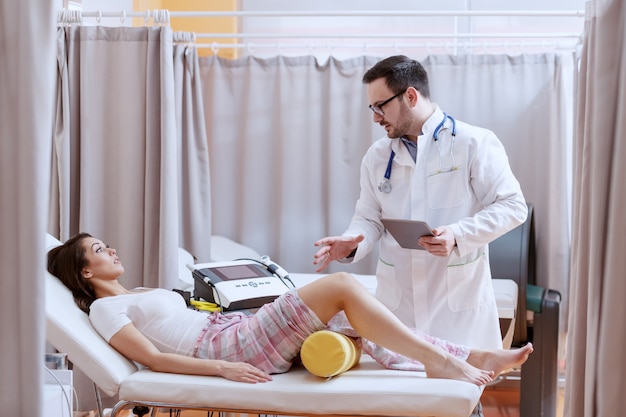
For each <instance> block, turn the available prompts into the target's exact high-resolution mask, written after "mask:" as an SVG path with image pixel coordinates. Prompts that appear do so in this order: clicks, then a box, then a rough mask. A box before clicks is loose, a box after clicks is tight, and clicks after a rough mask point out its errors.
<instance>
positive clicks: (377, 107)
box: [369, 91, 404, 116]
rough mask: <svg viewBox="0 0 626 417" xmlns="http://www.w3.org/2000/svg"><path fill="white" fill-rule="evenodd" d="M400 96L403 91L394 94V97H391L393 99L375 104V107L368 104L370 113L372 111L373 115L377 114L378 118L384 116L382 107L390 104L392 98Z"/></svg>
mask: <svg viewBox="0 0 626 417" xmlns="http://www.w3.org/2000/svg"><path fill="white" fill-rule="evenodd" d="M402 94H404V91H402V92H400V93H398V94H396V95H395V96H393V97H391V98H388V99H387V100H385V101H383V102H382V103H380V104H377V105H375V106H374V105H372V104H370V105H369V107H370V110H371V111H373V112H374V113H376V114H377V115H379V116H384V115H385V112H384V111H383V106H384V105H385V104H387V103H389V102H390V101H391V100H393V99H394V98H396V97H399V96H401V95H402Z"/></svg>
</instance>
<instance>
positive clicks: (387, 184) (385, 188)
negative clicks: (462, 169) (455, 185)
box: [378, 113, 457, 193]
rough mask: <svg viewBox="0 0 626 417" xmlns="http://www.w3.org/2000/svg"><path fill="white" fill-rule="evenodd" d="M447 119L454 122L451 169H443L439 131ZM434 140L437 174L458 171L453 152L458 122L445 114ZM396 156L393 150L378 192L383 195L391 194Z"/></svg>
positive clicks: (434, 134)
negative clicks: (437, 164) (437, 166)
mask: <svg viewBox="0 0 626 417" xmlns="http://www.w3.org/2000/svg"><path fill="white" fill-rule="evenodd" d="M447 119H450V121H451V122H452V143H451V144H450V158H451V160H452V165H450V167H448V168H443V164H442V163H441V148H440V147H439V131H440V130H441V129H442V128H443V127H444V124H445V123H446V120H447ZM433 140H434V141H435V144H436V145H437V152H438V153H439V171H438V172H437V173H438V174H440V173H444V172H450V171H454V170H456V169H457V167H456V166H455V162H454V152H453V150H454V141H455V140H456V120H454V117H452V116H450V115H448V114H447V113H444V114H443V120H441V122H439V124H438V125H437V127H435V131H434V132H433ZM395 156H396V153H395V152H394V151H393V150H391V154H390V155H389V161H387V169H386V170H385V179H384V180H382V181H381V182H380V184H378V191H380V192H382V193H390V192H391V181H390V178H391V167H392V164H393V158H395Z"/></svg>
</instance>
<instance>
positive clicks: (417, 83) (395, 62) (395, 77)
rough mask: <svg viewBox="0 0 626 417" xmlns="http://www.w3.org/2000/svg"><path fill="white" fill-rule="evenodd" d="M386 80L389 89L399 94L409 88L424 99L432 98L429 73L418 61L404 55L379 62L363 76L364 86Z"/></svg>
mask: <svg viewBox="0 0 626 417" xmlns="http://www.w3.org/2000/svg"><path fill="white" fill-rule="evenodd" d="M379 78H384V79H385V82H386V83H387V87H389V89H390V90H391V91H392V92H393V93H394V94H399V93H402V92H403V91H405V90H406V89H407V88H409V87H413V88H415V89H416V90H417V91H419V92H420V94H421V95H422V97H424V98H428V99H429V98H430V87H429V84H428V73H427V72H426V70H425V69H424V67H423V66H422V64H420V63H419V62H418V61H416V60H414V59H411V58H409V57H407V56H404V55H394V56H390V57H389V58H385V59H383V60H382V61H378V62H377V63H376V64H375V65H374V66H373V67H372V68H370V69H369V70H367V72H366V73H365V75H363V84H369V83H371V82H372V81H374V80H377V79H379Z"/></svg>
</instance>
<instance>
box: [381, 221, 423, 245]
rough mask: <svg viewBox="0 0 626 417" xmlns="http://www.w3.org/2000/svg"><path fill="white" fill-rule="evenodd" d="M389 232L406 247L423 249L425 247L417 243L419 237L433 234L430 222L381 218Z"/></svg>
mask: <svg viewBox="0 0 626 417" xmlns="http://www.w3.org/2000/svg"><path fill="white" fill-rule="evenodd" d="M380 220H381V221H382V222H383V224H384V225H385V228H387V230H389V233H391V235H392V236H393V237H394V239H396V241H397V242H398V243H399V244H400V246H402V247H403V248H406V249H421V250H424V248H423V247H421V246H420V245H418V244H417V239H419V238H420V237H422V236H425V235H431V236H432V234H433V231H432V229H431V228H430V226H429V225H428V223H426V222H423V221H420V220H406V219H380Z"/></svg>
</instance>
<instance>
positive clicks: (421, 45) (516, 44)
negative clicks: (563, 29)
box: [194, 42, 578, 52]
mask: <svg viewBox="0 0 626 417" xmlns="http://www.w3.org/2000/svg"><path fill="white" fill-rule="evenodd" d="M577 45H578V43H577V42H570V43H567V42H446V43H423V42H422V43H365V44H363V43H345V44H340V43H338V44H335V43H333V44H329V43H327V44H313V43H304V44H297V43H284V44H283V43H252V42H247V43H219V42H211V43H196V44H195V45H194V46H195V47H196V48H211V49H213V51H215V52H217V51H218V50H220V49H248V50H254V49H257V48H272V49H291V48H296V49H309V50H316V49H348V48H354V49H359V48H361V49H381V48H384V49H389V48H391V49H402V48H409V49H413V48H415V49H418V48H419V49H436V48H455V49H456V48H482V49H490V48H521V49H524V48H532V47H539V48H556V49H567V50H570V49H574V48H576V46H577Z"/></svg>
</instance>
